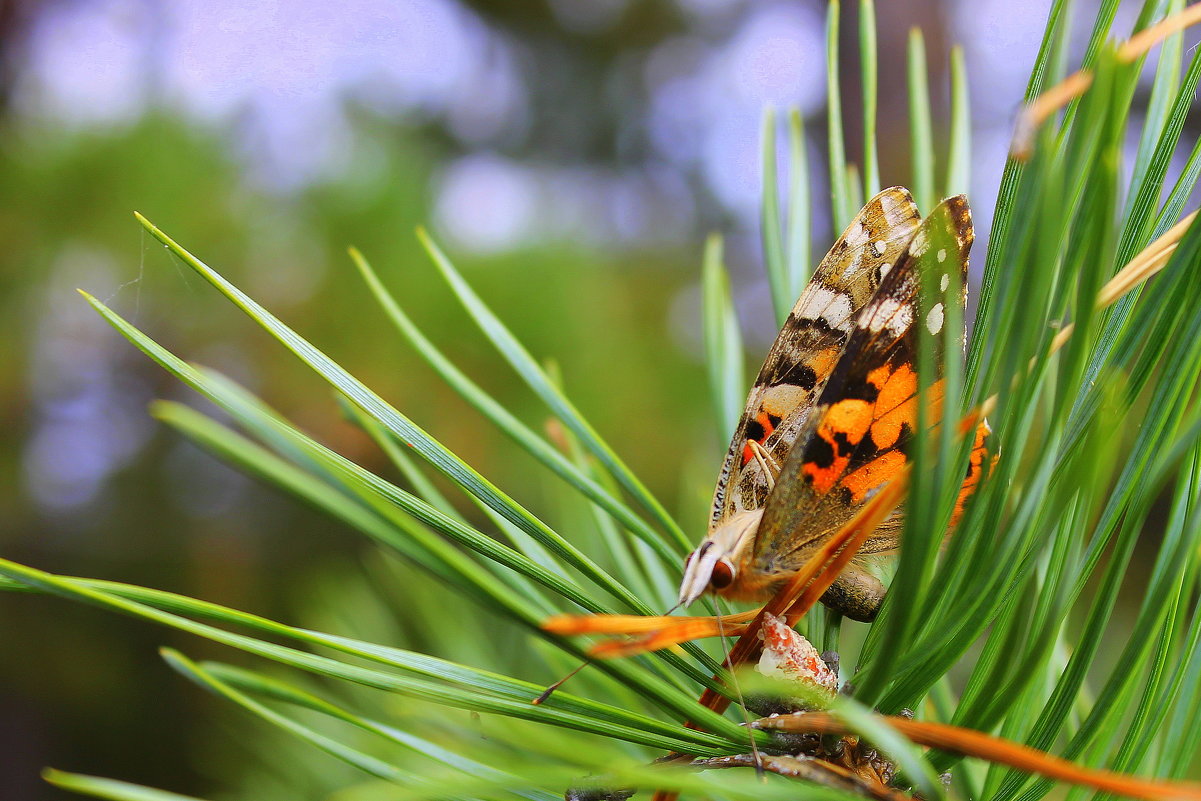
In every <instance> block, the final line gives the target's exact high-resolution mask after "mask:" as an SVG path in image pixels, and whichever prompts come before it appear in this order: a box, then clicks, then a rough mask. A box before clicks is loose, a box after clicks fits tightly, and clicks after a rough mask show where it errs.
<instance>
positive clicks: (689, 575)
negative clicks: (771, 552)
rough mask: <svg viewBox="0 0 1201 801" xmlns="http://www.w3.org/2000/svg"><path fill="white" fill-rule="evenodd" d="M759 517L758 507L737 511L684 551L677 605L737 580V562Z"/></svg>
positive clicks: (739, 561) (752, 539)
mask: <svg viewBox="0 0 1201 801" xmlns="http://www.w3.org/2000/svg"><path fill="white" fill-rule="evenodd" d="M762 517H763V510H762V509H754V510H747V511H741V512H737V513H735V514H733V515H731V516H730V517H729V518H728V519H727V520H725V521H723V522H722V523H721V524H720V525H718V526H717V527H716V528H714V529H713V531H711V532H710V533H709V536H708V537H706V538H705V541H704V542H702V543H701V544H700V547H698V548H697V549H696V550H695V551H693V552H692V553H690V554H688V559H687V561H685V562H684V580H683V581H682V582H680V599H679V601H678V603H677V606H681V607H683V606H688V604H690V603H692V602H693V601H695V600H696V599H697V598H700V597H701V596H702V595H704V594H705V592H706V591H708V590H713V591H714V592H721V591H722V590H724V589H726V588H727V587H729V586H731V585H732V584H734V582H735V581H737V579H738V566H739V565H740V564H742V562H743V559H742V556H743V554H745V553H746V551H747V549H748V548H750V547H751V543H753V542H754V540H755V531H756V530H757V529H758V528H759V520H760V519H761V518H762Z"/></svg>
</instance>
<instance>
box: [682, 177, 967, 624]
mask: <svg viewBox="0 0 1201 801" xmlns="http://www.w3.org/2000/svg"><path fill="white" fill-rule="evenodd" d="M971 243H972V226H971V215H970V212H969V210H968V208H967V203H966V201H965V200H964V198H963V197H962V196H959V197H954V198H950V199H948V200H945V201H943V202H942V203H941V204H939V206H938V207H937V208H936V209H935V210H934V211H933V212H932V213H931V214H930V215H929V216H928V217H927V218H926V219H925V220H922V218H921V216H920V215H919V214H918V211H917V207H916V206H915V204H914V203H913V199H912V197H911V196H910V194H909V192H908V191H907V190H905V189H903V188H900V187H893V188H890V189H886V190H884V191H883V192H881V193H880V194H878V195H876V196H875V197H874V198H872V199H871V200H870V201H869V202H868V204H867V205H866V206H864V208H863V209H862V210H861V211H860V212H859V214H858V215H856V217H855V219H854V220H853V221H852V222H851V224H850V226H849V227H848V228H847V230H846V231H845V232H844V233H843V235H842V236H841V237H839V239H838V240H837V241H836V242H835V244H834V246H833V247H832V248H831V250H830V252H829V253H828V254H827V255H826V257H825V258H824V259H822V261H821V263H820V264H819V265H818V268H817V270H815V272H814V275H813V278H812V280H811V281H810V283H809V285H808V286H807V287H806V289H805V291H804V292H803V293H802V294H801V296H800V298H799V299H798V300H797V303H796V306H795V307H794V308H793V310H792V312H791V314H789V316H788V319H787V320H786V321H785V323H784V326H783V328H782V329H781V331H780V334H779V336H778V337H777V339H776V341H775V343H774V344H773V346H772V348H771V351H770V352H769V353H768V356H767V359H766V361H765V362H764V365H763V368H762V369H761V370H760V373H759V376H758V378H757V379H756V381H755V385H754V387H753V388H752V390H751V393H750V395H749V397H748V399H747V404H746V407H745V409H744V412H743V415H742V418H741V419H740V421H739V423H738V426H737V428H736V430H735V433H734V437H733V439H732V441H731V443H730V448H729V451H728V452H727V454H726V458H725V460H724V462H723V464H722V469H721V473H720V476H719V479H718V484H717V489H716V491H715V493H714V499H713V508H712V513H711V516H710V524H709V534H708V536H707V537H706V539H705V540H704V542H702V543H701V545H700V546H699V547H698V548H697V550H696V551H694V552H693V554H692V555H690V556H689V559H688V562H687V563H686V564H685V575H684V580H683V582H682V584H681V587H680V599H679V600H680V604H681V605H686V604H688V603H691V602H692V601H693V600H695V599H696V598H697V597H699V596H700V595H701V594H702V593H704V592H705V591H707V590H711V591H715V592H718V593H720V594H721V595H723V596H725V597H729V598H732V599H736V600H748V601H762V600H765V599H766V598H768V597H770V596H771V595H772V594H774V592H775V590H776V589H777V588H778V587H779V585H780V584H781V583H782V582H784V581H786V580H787V579H789V578H790V577H791V576H792V575H794V574H795V573H796V572H797V571H798V570H799V569H800V567H801V566H802V565H803V564H804V563H805V561H806V560H807V559H808V558H809V556H811V555H812V553H813V552H814V551H815V550H816V549H817V548H819V547H820V546H821V545H822V544H823V543H824V542H825V541H826V540H827V539H828V538H829V537H831V536H832V535H833V534H834V533H836V532H837V531H838V530H839V529H840V528H841V527H842V526H843V525H845V524H846V523H847V522H848V521H849V520H850V519H851V517H853V515H854V513H855V512H856V511H857V510H858V509H859V508H861V507H862V505H863V504H864V503H865V502H866V501H867V500H869V499H870V498H871V496H872V495H873V494H874V493H875V492H877V491H878V490H879V489H880V488H881V487H882V486H883V485H884V484H886V483H887V482H888V481H889V480H890V478H892V477H893V476H895V475H897V474H898V473H899V471H901V470H902V469H903V468H904V467H905V464H906V456H905V452H904V448H905V445H906V442H907V441H908V439H909V438H910V436H911V435H912V433H913V428H914V426H915V425H916V416H917V396H918V377H917V373H916V369H915V366H914V365H915V362H916V348H917V336H918V333H917V326H924V327H925V328H926V329H927V331H928V332H929V333H930V334H932V335H935V341H941V340H942V339H943V337H942V336H941V334H942V323H943V319H944V317H945V306H944V304H945V297H946V296H944V302H939V303H937V304H929V308H925V307H924V306H923V305H922V301H921V297H920V296H921V284H922V277H923V275H928V274H931V272H930V271H935V274H940V277H939V278H938V279H937V283H938V284H939V285H940V286H941V290H942V292H943V293H946V292H947V288H948V286H949V285H950V282H951V280H952V273H953V272H954V271H958V276H957V278H956V279H955V286H956V287H964V286H966V283H965V278H966V270H967V263H968V251H969V250H970V248H971ZM954 301H955V302H957V303H959V304H960V308H962V304H964V303H965V302H966V294H965V293H964V292H962V291H960V292H958V294H957V297H955V298H954ZM960 347H962V336H961V338H960ZM941 386H942V385H941V379H939V381H937V382H935V383H934V386H933V387H932V388H931V391H930V396H931V398H932V400H933V403H934V404H935V405H936V404H937V401H938V399H939V397H940V392H941ZM973 464H976V462H973ZM977 478H978V476H977ZM973 486H974V484H973ZM901 527H902V521H901V517H900V515H899V513H898V514H895V515H894V516H893V517H892V518H890V519H889V520H887V521H885V523H884V524H882V525H881V526H880V527H879V528H878V529H877V530H876V531H875V532H874V533H873V535H872V537H871V539H869V541H868V542H867V544H866V545H865V547H864V548H863V549H862V551H861V553H860V554H859V556H857V557H856V559H855V560H854V561H853V562H852V563H851V565H850V566H849V567H848V569H847V570H845V571H843V573H842V574H841V575H840V577H839V579H838V581H837V582H836V583H835V585H834V586H833V587H831V589H830V590H829V591H828V592H827V594H826V596H825V597H824V598H823V601H825V602H826V603H827V605H829V606H832V607H833V608H836V609H838V611H841V612H843V613H845V614H847V615H848V616H850V617H852V618H855V619H859V620H867V619H871V618H872V617H873V616H874V615H875V612H876V610H877V609H878V607H879V604H880V601H881V600H882V598H883V595H884V590H885V588H884V586H883V584H882V583H881V582H880V581H879V580H878V579H877V578H876V577H875V576H874V575H873V571H872V567H873V563H874V562H875V561H878V559H879V557H880V555H881V554H885V553H887V552H890V551H893V550H895V548H896V547H897V544H898V540H899V536H900V532H901Z"/></svg>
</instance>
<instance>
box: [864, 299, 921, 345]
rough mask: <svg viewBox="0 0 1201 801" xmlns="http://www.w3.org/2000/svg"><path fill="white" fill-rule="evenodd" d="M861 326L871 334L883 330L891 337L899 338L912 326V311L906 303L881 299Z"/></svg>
mask: <svg viewBox="0 0 1201 801" xmlns="http://www.w3.org/2000/svg"><path fill="white" fill-rule="evenodd" d="M863 325H864V326H865V327H866V328H867V329H868V330H870V331H872V332H873V333H877V334H878V333H880V332H881V331H883V330H884V329H885V328H887V329H888V331H889V333H891V334H892V335H893V336H898V337H899V336H901V335H902V334H904V333H905V331H906V330H907V329H908V328H909V326H911V325H913V309H912V307H910V305H909V304H908V303H905V302H904V301H900V300H897V299H896V298H881V299H880V300H878V301H877V302H876V304H875V306H874V307H873V308H872V310H871V312H870V313H869V314H868V317H867V319H866V320H864V321H863Z"/></svg>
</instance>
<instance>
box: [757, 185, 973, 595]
mask: <svg viewBox="0 0 1201 801" xmlns="http://www.w3.org/2000/svg"><path fill="white" fill-rule="evenodd" d="M972 239H973V233H972V223H971V212H970V210H969V209H968V206H967V202H966V200H965V199H964V197H963V196H958V197H953V198H950V199H948V200H945V201H943V202H942V203H941V204H940V205H939V206H938V207H937V208H935V210H934V211H933V212H932V213H931V214H930V216H929V217H927V218H926V219H925V220H924V221H923V222H922V224H921V226H920V227H919V229H918V231H917V233H916V234H915V235H914V236H913V238H912V241H911V242H910V243H909V247H908V250H907V252H906V254H905V256H904V258H902V259H901V261H900V263H899V264H897V266H896V267H894V268H893V269H892V270H891V271H889V272H888V274H887V276H885V278H884V280H883V281H882V282H881V283H880V286H879V289H878V290H877V292H876V294H875V296H874V297H873V298H872V299H871V301H870V302H869V303H868V304H867V305H866V306H865V307H864V308H863V310H862V311H861V312H860V313H859V315H858V316H857V318H856V319H855V321H854V325H853V330H852V331H851V333H850V336H849V339H848V340H847V343H846V347H845V349H844V351H843V355H842V357H841V358H840V359H839V361H838V364H837V365H836V366H835V367H834V370H833V372H832V373H831V375H830V378H829V379H828V381H827V382H826V385H825V387H824V389H823V390H822V392H821V395H820V396H819V398H818V400H817V403H816V405H815V406H814V407H813V409H812V411H811V412H810V413H809V414H808V415H807V419H806V421H805V425H804V426H803V427H802V429H801V431H800V433H799V435H798V437H797V441H796V444H795V446H794V447H793V449H792V450H791V451H790V452H789V454H788V457H787V458H786V459H785V461H784V463H783V466H782V468H781V472H780V475H779V477H778V478H777V480H776V483H775V487H774V489H773V490H772V492H771V494H770V496H769V498H768V500H767V502H766V505H765V508H764V512H763V519H762V521H761V523H760V525H759V528H758V530H757V532H756V535H755V541H754V546H753V554H752V557H751V568H752V572H753V573H754V574H755V575H756V576H757V577H758V578H759V580H760V581H761V582H762V583H763V584H765V585H766V584H770V583H771V577H772V576H777V575H779V576H786V575H790V574H791V573H794V572H795V571H796V570H797V569H799V568H800V566H801V565H802V564H803V563H804V562H805V560H806V559H807V558H808V556H809V554H810V553H811V552H812V550H813V548H814V547H817V545H819V544H820V543H821V542H823V541H824V540H825V539H826V538H828V537H830V536H831V535H833V534H834V533H835V532H837V531H838V530H839V529H840V528H842V527H843V526H844V525H845V524H846V523H847V522H848V521H849V520H850V519H851V517H853V516H854V514H855V512H856V511H857V510H858V509H859V508H860V506H861V505H862V504H863V503H864V501H866V500H867V499H868V498H870V497H871V495H872V494H873V493H874V492H875V491H876V490H878V489H879V488H880V487H881V486H883V485H884V484H885V483H886V482H887V481H888V480H889V479H890V478H892V477H893V476H895V475H896V474H897V473H898V471H900V470H901V469H902V468H903V467H904V465H905V462H906V456H905V451H904V448H905V445H906V443H907V441H908V440H909V438H910V436H911V433H912V431H913V428H914V427H915V425H916V423H917V392H918V378H917V373H916V371H915V361H916V356H917V337H918V329H917V326H919V325H924V326H926V328H927V330H928V331H929V332H930V333H931V334H941V332H942V324H943V318H944V316H945V315H944V312H945V309H944V308H943V304H942V303H941V302H940V303H937V304H935V305H932V306H931V307H930V308H929V309H928V310H923V309H922V308H921V306H920V302H919V301H920V294H921V282H922V275H923V273H924V272H926V271H932V272H933V274H934V275H941V276H944V279H943V280H942V281H941V282H940V284H941V286H942V289H943V290H944V292H945V290H946V287H947V285H948V283H949V281H950V272H949V271H951V270H959V271H960V284H959V285H960V286H962V287H966V280H965V279H966V275H967V266H968V252H969V250H970V249H971V245H972ZM966 297H967V294H966V289H964V291H963V292H962V293H961V294H960V296H959V297H958V298H957V301H958V303H959V304H961V306H962V305H963V304H965V303H966ZM942 339H943V337H941V336H938V337H936V338H935V339H934V341H935V342H936V343H941V342H942ZM938 363H939V364H940V365H941V358H940V359H939V360H938ZM941 387H942V379H941V376H940V377H939V378H938V380H937V382H936V383H935V384H934V385H933V386H932V387H931V392H930V395H931V398H932V399H937V397H938V396H939V392H940V390H941ZM882 529H883V530H882V531H879V532H877V536H876V538H875V542H869V543H868V545H867V546H866V547H865V551H867V552H872V551H877V552H878V551H880V550H885V549H886V547H889V546H892V545H895V537H896V535H897V533H898V526H896V525H890V526H885V527H882ZM885 540H887V542H885Z"/></svg>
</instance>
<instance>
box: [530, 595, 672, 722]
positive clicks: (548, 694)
mask: <svg viewBox="0 0 1201 801" xmlns="http://www.w3.org/2000/svg"><path fill="white" fill-rule="evenodd" d="M679 608H680V605H679V604H678V603H677V604H676V605H675V606H673V607H672V608H671V609H668V610H667V611H666V612H664V613H663V617H667V616H668V615H670V614H671V613H672V612H674V611H676V610H677V609H679ZM590 664H592V660H591V659H585V660H584V661H583V662H581V663H580V664H579V665H578V666H577V667H576V668H575V669H574V670H572V671H571V672H570V673H568V674H567V675H566V676H564V677H563V678H561V679H559V680H558V681H556V682H555V683H554V684H552V685H550V686H549V687H547V688H546V689H545V690H543V691H542V694H541V695H539V696H538V697H537V698H535V699H534V700H533V701H530V703H531V704H533V705H534V706H538V705H539V704H542V703H545V701H546V699H547V698H550V697H551V696H552V695H554V693H555V690H557V689H559V688H560V687H562V686H563V684H564V682H566V681H567V680H568V679H570V678H571V677H572V676H574V675H575V674H577V673H579V672H580V671H581V670H583V669H584V668H586V667H588V665H590Z"/></svg>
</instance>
